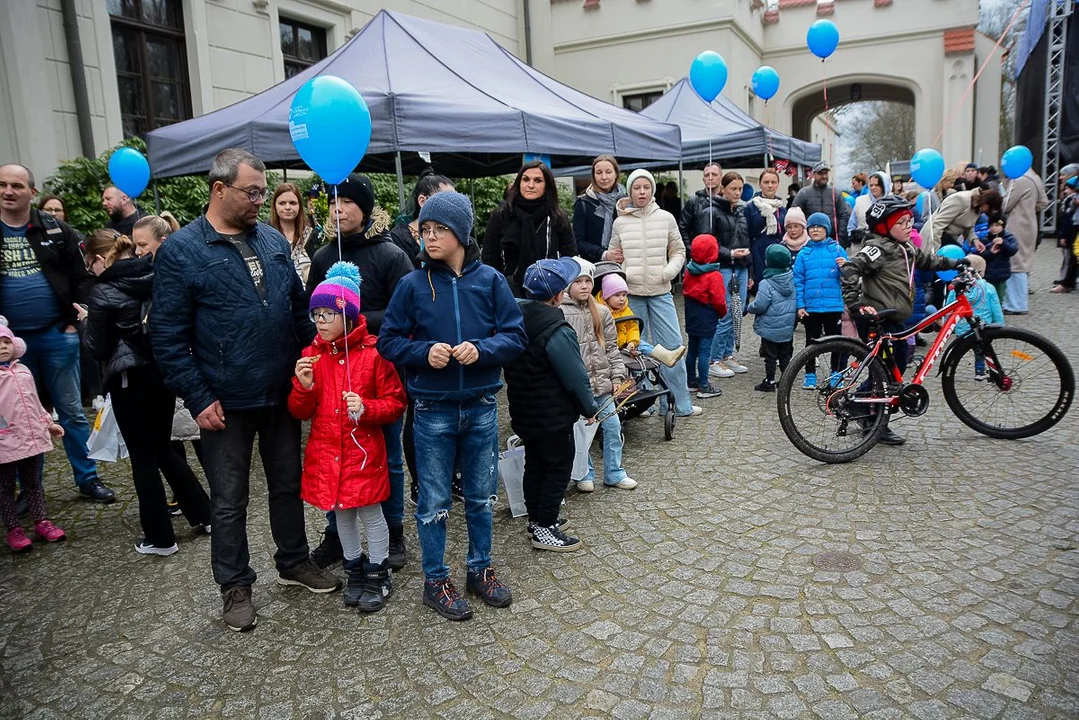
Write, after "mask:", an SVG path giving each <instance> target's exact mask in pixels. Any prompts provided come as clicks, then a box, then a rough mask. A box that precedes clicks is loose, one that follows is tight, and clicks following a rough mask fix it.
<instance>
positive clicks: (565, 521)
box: [525, 517, 569, 535]
mask: <svg viewBox="0 0 1079 720" xmlns="http://www.w3.org/2000/svg"><path fill="white" fill-rule="evenodd" d="M555 526H556V527H557V528H558V529H559V530H562V531H565V530H567V529H568V528H569V518H567V517H560V518H558V520H556V521H555ZM537 527H541V526H537V525H536V523H534V522H532V521H531V520H529V521H528V525H526V526H525V533H526V534H528V535H531V534H532V533H533V532H534V531H535V529H536V528H537Z"/></svg>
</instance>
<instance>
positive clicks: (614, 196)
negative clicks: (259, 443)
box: [573, 155, 678, 263]
mask: <svg viewBox="0 0 1079 720" xmlns="http://www.w3.org/2000/svg"><path fill="white" fill-rule="evenodd" d="M625 196H626V188H624V187H623V186H622V184H621V183H620V182H618V161H617V160H615V159H614V158H613V157H611V156H610V155H600V156H599V157H597V158H596V159H595V160H593V161H592V183H591V184H590V185H589V186H588V189H586V190H585V191H584V192H583V193H581V194H580V195H578V196H577V201H576V202H575V203H574V204H573V238H574V240H575V241H576V243H577V252H578V253H579V254H580V256H581V257H583V258H584V259H585V260H588V261H589V262H593V263H597V262H599V261H600V260H602V259H603V253H604V251H605V250H607V244H608V243H609V242H610V240H611V226H612V225H613V224H614V218H615V215H617V214H618V211H617V210H616V209H615V203H617V202H618V201H619V200H621V199H622V198H624V197H625ZM672 214H674V213H672ZM674 216H675V217H678V215H677V214H674Z"/></svg>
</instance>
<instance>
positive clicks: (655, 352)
mask: <svg viewBox="0 0 1079 720" xmlns="http://www.w3.org/2000/svg"><path fill="white" fill-rule="evenodd" d="M685 354H686V346H685V345H679V346H678V347H676V348H675V349H674V350H668V349H667V348H665V347H663V346H662V345H656V346H654V347H653V348H652V352H651V353H649V355H650V356H651V357H653V358H655V359H656V360H658V361H659V362H661V363H663V364H664V365H666V366H667V367H674V366H675V365H676V364H677V363H678V361H679V360H681V359H682V356H683V355H685Z"/></svg>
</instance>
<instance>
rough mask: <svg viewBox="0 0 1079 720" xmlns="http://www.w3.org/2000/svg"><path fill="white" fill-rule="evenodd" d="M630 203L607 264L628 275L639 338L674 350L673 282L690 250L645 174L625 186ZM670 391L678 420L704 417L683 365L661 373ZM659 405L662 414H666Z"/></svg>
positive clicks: (614, 231) (625, 201)
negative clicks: (615, 264)
mask: <svg viewBox="0 0 1079 720" xmlns="http://www.w3.org/2000/svg"><path fill="white" fill-rule="evenodd" d="M626 185H627V186H628V187H629V197H625V198H622V199H621V200H619V201H618V203H617V205H616V207H617V212H618V215H617V217H616V218H615V220H614V224H613V225H612V227H611V241H610V245H609V246H608V248H607V251H606V252H605V253H604V254H603V259H604V260H613V261H614V262H617V263H619V264H620V265H621V266H622V269H623V270H625V272H626V284H627V285H629V306H630V309H632V310H633V314H634V315H636V316H637V317H639V318H641V321H642V326H641V337H642V338H646V337H649V335H650V336H651V342H652V344H653V345H662V346H663V347H671V348H676V347H678V346H680V345H681V344H682V329H681V327H680V326H679V324H678V313H677V311H676V310H675V308H674V298H673V297H672V296H671V281H672V280H674V279H675V278H676V277H678V274H679V273H680V272H682V266H683V265H684V264H685V262H686V246H685V245H684V244H683V243H682V236H681V234H680V233H679V232H678V221H677V220H675V218H674V216H673V215H671V214H670V213H669V212H667V211H666V210H663V209H661V208H660V207H659V205H658V204H656V201H655V194H656V180H655V178H653V177H652V173H650V172H648V171H647V170H634V171H633V172H632V173H630V175H629V179H628V180H627V182H626ZM660 373H661V374H662V375H663V379H664V381H665V382H666V383H667V387H669V388H670V390H671V392H672V393H673V394H674V406H675V414H677V415H679V416H683V417H684V416H689V415H700V414H701V412H702V410H701V408H700V407H698V406H696V405H694V404H693V403H692V402H691V400H690V396H689V388H688V387H686V366H685V362H684V361H683V360H682V359H679V360H678V362H676V363H675V364H674V366H673V367H661V368H660ZM666 410H667V408H666V402H665V401H664V400H661V401H660V412H666Z"/></svg>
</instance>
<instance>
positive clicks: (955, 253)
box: [937, 245, 967, 282]
mask: <svg viewBox="0 0 1079 720" xmlns="http://www.w3.org/2000/svg"><path fill="white" fill-rule="evenodd" d="M937 255H942V256H944V257H946V258H951V259H952V260H962V259H963V258H965V257H966V256H967V254H966V253H965V252H963V248H961V247H959V246H958V245H945V246H944V247H942V248H941V249H940V250H937ZM958 274H959V273H958V272H956V271H955V270H937V277H939V278H940V279H941V280H943V281H944V282H951V281H952V280H954V279H955V276H956V275H958Z"/></svg>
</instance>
